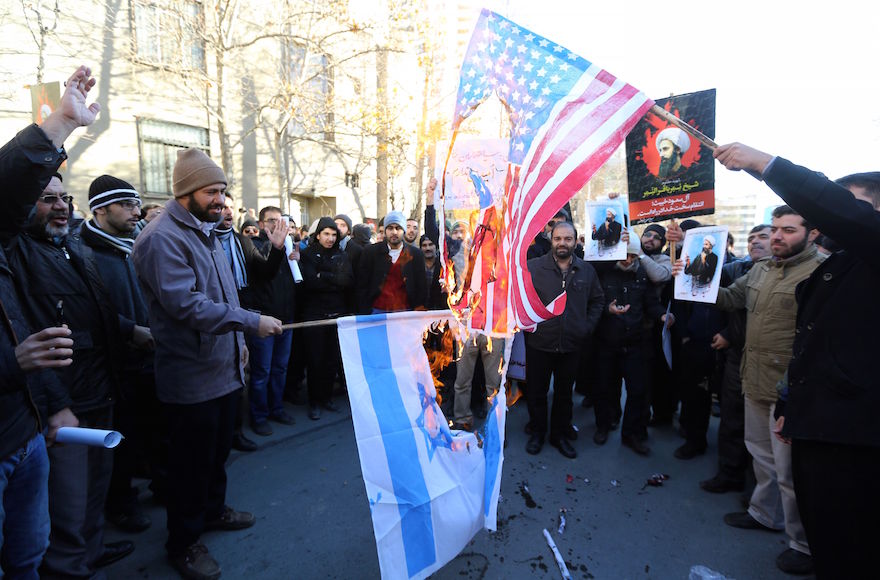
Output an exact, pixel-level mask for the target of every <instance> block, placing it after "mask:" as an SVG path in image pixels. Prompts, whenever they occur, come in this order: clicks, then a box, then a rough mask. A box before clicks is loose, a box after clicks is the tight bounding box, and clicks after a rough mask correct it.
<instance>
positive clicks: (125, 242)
mask: <svg viewBox="0 0 880 580" xmlns="http://www.w3.org/2000/svg"><path fill="white" fill-rule="evenodd" d="M86 228H88V230H89V231H90V232H92V233H93V234H95V235H96V236H98V237H99V238H101V240H102V241H103V242H105V243H106V244H108V245H110V246H112V247H114V248H116V249H117V250H119V251H120V252H122V253H124V254H125V255H126V256H130V255H131V249H132V247H133V246H134V240H133V239H132V238H118V237H116V236H111V235H110V234H108V233H107V232H105V231H104V230H102V229H101V226H99V225H98V224H97V223H96V222H95V219H94V218H92V219H90V220H89V221H87V222H86Z"/></svg>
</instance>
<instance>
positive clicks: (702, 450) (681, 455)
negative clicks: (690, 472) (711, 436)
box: [673, 441, 706, 460]
mask: <svg viewBox="0 0 880 580" xmlns="http://www.w3.org/2000/svg"><path fill="white" fill-rule="evenodd" d="M705 454H706V446H705V445H704V446H702V447H701V446H699V445H697V444H695V443H691V442H690V441H686V442H685V444H684V445H682V446H681V447H679V448H678V449H676V450H675V453H673V455H674V456H675V458H676V459H684V460H688V459H693V458H694V457H697V456H698V455H705Z"/></svg>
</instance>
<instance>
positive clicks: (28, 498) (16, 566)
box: [0, 434, 49, 579]
mask: <svg viewBox="0 0 880 580" xmlns="http://www.w3.org/2000/svg"><path fill="white" fill-rule="evenodd" d="M0 497H2V498H3V501H2V503H0V547H2V548H0V576H3V575H4V574H6V577H7V578H33V579H38V578H39V577H40V576H39V574H37V568H38V567H39V566H40V562H41V561H42V559H43V554H44V553H45V552H46V548H48V547H49V457H48V456H47V455H46V442H45V440H44V439H43V436H42V435H40V434H37V435H35V436H34V437H33V438H32V439H31V440H30V441H28V442H27V443H26V444H25V446H24V447H22V448H21V449H19V450H18V451H16V452H15V453H13V454H12V455H11V456H9V457H7V458H6V459H3V460H0ZM4 533H5V534H6V536H5V537H4Z"/></svg>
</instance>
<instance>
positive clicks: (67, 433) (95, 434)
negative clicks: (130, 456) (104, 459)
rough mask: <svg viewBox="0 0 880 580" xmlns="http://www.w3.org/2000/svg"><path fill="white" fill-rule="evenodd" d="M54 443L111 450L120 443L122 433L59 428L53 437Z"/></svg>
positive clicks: (104, 430) (80, 428) (79, 428)
mask: <svg viewBox="0 0 880 580" xmlns="http://www.w3.org/2000/svg"><path fill="white" fill-rule="evenodd" d="M55 441H57V442H58V443H74V444H80V445H92V446H94V447H106V448H107V449H113V448H114V447H116V446H117V445H119V442H120V441H122V433H120V432H119V431H107V430H106V429H87V428H85V427H61V428H60V429H58V433H57V434H56V435H55Z"/></svg>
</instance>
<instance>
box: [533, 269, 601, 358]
mask: <svg viewBox="0 0 880 580" xmlns="http://www.w3.org/2000/svg"><path fill="white" fill-rule="evenodd" d="M528 269H529V272H530V273H531V274H532V284H534V286H535V291H536V292H537V293H538V297H539V298H541V302H543V303H544V304H549V303H550V301H552V300H553V299H554V298H556V297H557V296H558V295H559V294H561V293H562V292H563V291H564V292H565V295H566V299H565V310H563V312H562V314H560V315H559V316H557V317H555V318H551V319H550V320H546V321H544V322H542V323H540V324H538V327H537V328H536V329H535V331H534V332H533V333H529V334H527V335H526V340H527V341H528V345H529V347H530V348H534V349H537V350H541V351H544V352H576V351H579V350H581V348H582V347H583V344H584V342H585V341H586V340H587V338H588V337H589V336H590V335H591V334H593V331H594V330H595V329H596V324H597V323H598V322H599V317H600V316H601V315H602V311H603V310H604V307H605V299H604V297H603V294H602V287H601V286H600V284H599V278H598V277H597V276H596V271H595V270H594V269H593V267H592V266H591V265H590V264H588V263H586V262H584V261H583V260H581V259H580V258H578V257H576V256H572V259H571V266H570V267H569V269H568V272H566V274H565V276H563V275H562V271H561V270H560V269H559V266H557V265H556V260H554V259H553V256H552V254H544V255H543V256H541V257H540V258H535V259H534V260H529V261H528Z"/></svg>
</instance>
